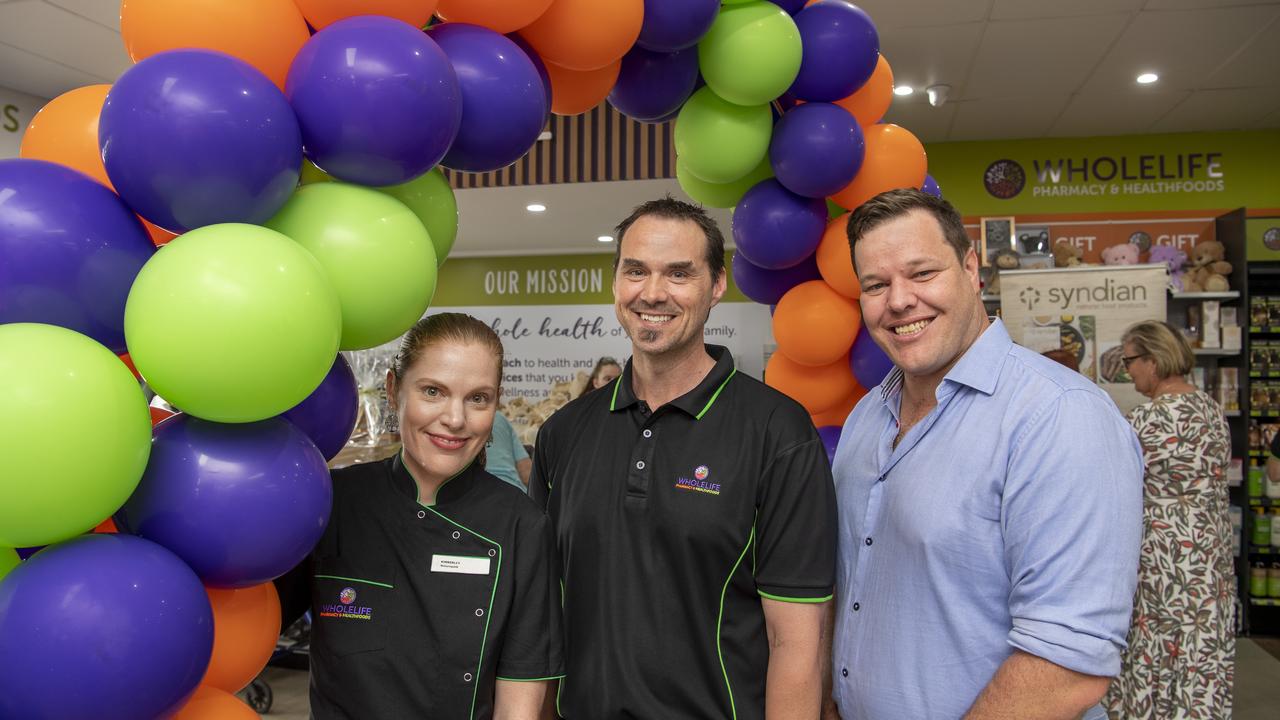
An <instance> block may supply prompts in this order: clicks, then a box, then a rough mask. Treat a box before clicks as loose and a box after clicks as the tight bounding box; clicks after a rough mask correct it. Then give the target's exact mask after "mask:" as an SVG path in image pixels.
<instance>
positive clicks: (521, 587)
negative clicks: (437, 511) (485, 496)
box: [497, 514, 564, 680]
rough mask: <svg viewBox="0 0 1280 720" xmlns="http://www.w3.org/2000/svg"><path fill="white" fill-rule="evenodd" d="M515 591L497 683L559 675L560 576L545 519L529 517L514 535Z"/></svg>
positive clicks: (561, 661) (561, 651)
mask: <svg viewBox="0 0 1280 720" xmlns="http://www.w3.org/2000/svg"><path fill="white" fill-rule="evenodd" d="M514 551H515V555H516V557H515V562H514V563H513V564H514V566H515V591H514V597H513V599H512V602H511V617H510V620H509V624H508V625H507V631H506V633H505V635H504V638H503V643H502V652H501V654H500V655H499V657H498V669H497V676H498V679H499V680H549V679H552V678H558V677H563V676H564V629H563V621H562V619H561V600H560V572H559V562H558V559H557V557H558V556H557V553H556V550H555V538H554V537H553V536H552V532H551V521H550V519H549V518H547V516H546V515H543V514H538V515H537V516H536V517H534V516H533V515H532V514H531V515H530V518H529V519H527V520H526V519H522V521H521V523H520V526H519V529H518V532H517V534H516V546H515V548H514Z"/></svg>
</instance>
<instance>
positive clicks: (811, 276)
mask: <svg viewBox="0 0 1280 720" xmlns="http://www.w3.org/2000/svg"><path fill="white" fill-rule="evenodd" d="M820 279H822V274H821V273H819V272H818V260H817V258H816V257H815V256H813V255H810V256H809V257H807V258H805V259H804V260H801V261H800V264H798V265H792V266H791V267H789V268H783V269H781V270H766V269H764V268H762V267H760V266H758V265H753V264H751V261H750V260H748V259H746V258H745V257H743V255H742V253H740V252H735V253H734V254H733V282H734V284H735V285H737V286H738V289H739V290H741V291H742V294H743V295H746V296H747V297H749V298H751V299H752V300H754V301H756V302H758V303H760V304H761V305H777V304H778V301H779V300H781V299H782V296H783V295H786V294H787V291H788V290H790V289H791V288H793V287H795V286H797V285H799V284H800V283H802V282H808V281H810V280H820Z"/></svg>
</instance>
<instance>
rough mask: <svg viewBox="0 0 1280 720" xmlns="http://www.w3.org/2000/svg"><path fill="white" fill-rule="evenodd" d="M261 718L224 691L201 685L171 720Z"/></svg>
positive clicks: (251, 719) (253, 719) (256, 719)
mask: <svg viewBox="0 0 1280 720" xmlns="http://www.w3.org/2000/svg"><path fill="white" fill-rule="evenodd" d="M261 717H262V716H261V715H258V713H256V712H254V711H253V710H252V709H250V708H249V706H248V705H245V704H244V703H242V702H240V699H239V698H237V697H236V696H235V695H232V694H231V693H229V692H227V691H226V690H219V689H218V688H215V687H208V686H207V685H201V686H200V687H198V688H196V693H195V694H194V695H192V696H191V699H190V700H188V701H187V704H186V705H183V706H182V709H181V710H179V711H178V714H177V715H174V716H173V720H261Z"/></svg>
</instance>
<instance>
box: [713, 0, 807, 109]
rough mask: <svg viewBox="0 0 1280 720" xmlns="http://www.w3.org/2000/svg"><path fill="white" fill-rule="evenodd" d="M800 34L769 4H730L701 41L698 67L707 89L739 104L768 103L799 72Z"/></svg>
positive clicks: (779, 10) (785, 15)
mask: <svg viewBox="0 0 1280 720" xmlns="http://www.w3.org/2000/svg"><path fill="white" fill-rule="evenodd" d="M801 53H802V46H801V42H800V30H799V29H798V28H797V27H796V23H795V21H794V20H792V19H791V16H790V15H788V14H787V11H785V10H783V9H782V8H780V7H778V6H777V5H774V4H773V3H771V2H749V3H743V4H741V5H736V4H735V5H728V6H725V7H724V8H722V9H721V10H720V14H719V15H717V16H716V20H715V22H714V23H713V24H712V25H711V30H709V31H708V32H707V34H706V35H704V36H703V37H702V40H700V41H699V42H698V66H699V68H700V69H701V70H702V77H703V79H704V80H706V82H707V86H708V87H710V88H711V89H712V90H715V92H716V94H717V95H719V96H720V97H722V98H724V99H725V100H728V101H729V102H732V103H737V104H738V105H760V104H762V103H767V102H769V101H771V100H773V99H774V98H776V97H778V96H779V95H781V94H782V93H784V92H786V91H787V88H789V87H791V83H792V82H794V81H795V79H796V75H797V74H798V73H799V72H800V58H801Z"/></svg>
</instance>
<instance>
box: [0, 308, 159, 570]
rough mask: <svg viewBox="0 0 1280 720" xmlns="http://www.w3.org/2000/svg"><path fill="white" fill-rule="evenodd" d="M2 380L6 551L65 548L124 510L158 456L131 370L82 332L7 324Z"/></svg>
mask: <svg viewBox="0 0 1280 720" xmlns="http://www.w3.org/2000/svg"><path fill="white" fill-rule="evenodd" d="M0 378H4V381H3V382H0V409H2V410H0V546H3V547H4V548H10V547H29V546H33V545H48V544H49V543H55V542H60V541H62V540H66V539H68V538H72V537H75V536H77V535H80V534H82V533H84V532H86V531H89V530H92V529H93V528H94V527H95V526H96V525H97V524H98V523H100V522H102V519H103V518H105V517H108V516H110V515H111V514H112V513H114V512H115V511H116V510H119V509H120V506H121V505H123V504H124V501H125V500H128V499H129V495H131V494H132V493H133V490H134V488H136V487H137V486H138V480H139V479H141V478H142V471H143V470H144V469H146V467H147V458H148V457H149V456H150V454H151V413H150V411H149V410H148V409H147V398H146V396H145V395H144V394H143V393H142V387H141V386H140V385H139V384H138V381H137V379H136V378H134V377H133V373H131V372H129V368H127V367H125V364H124V363H122V362H120V359H119V358H117V357H116V356H115V355H114V354H112V352H111V351H110V350H108V349H107V348H105V347H103V346H102V345H99V344H98V343H96V342H94V341H93V340H91V339H89V338H87V337H85V336H84V335H81V334H79V333H76V332H73V331H71V330H67V329H65V328H60V327H54V326H52V325H38V324H35V323H11V324H8V325H0ZM7 552H9V551H8V550H4V551H3V552H0V555H4V554H5V553H7ZM3 562H4V560H2V559H0V565H3ZM0 574H2V571H0Z"/></svg>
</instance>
